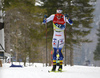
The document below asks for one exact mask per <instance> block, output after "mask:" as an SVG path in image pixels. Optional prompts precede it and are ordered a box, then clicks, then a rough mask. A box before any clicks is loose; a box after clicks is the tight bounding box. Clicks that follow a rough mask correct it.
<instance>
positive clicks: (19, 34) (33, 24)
mask: <svg viewBox="0 0 100 78" xmlns="http://www.w3.org/2000/svg"><path fill="white" fill-rule="evenodd" d="M4 11H6V16H5V18H4V21H5V28H6V29H7V27H8V26H9V30H8V31H9V32H10V33H9V35H10V37H11V38H10V42H11V44H10V46H11V48H12V49H13V50H14V52H15V53H16V55H14V56H17V57H16V60H17V61H19V59H22V61H24V65H25V62H26V57H29V59H30V60H31V62H34V61H36V59H37V58H36V57H38V55H39V54H40V51H39V46H40V45H42V42H41V43H39V42H40V40H41V39H42V35H43V34H44V29H43V26H42V25H41V22H42V19H43V18H42V13H43V12H44V10H42V9H41V8H39V7H38V6H35V0H9V1H8V0H4ZM5 31H6V30H5ZM5 33H6V32H5ZM6 39H7V38H6ZM41 41H42V40H41ZM42 46H43V45H42ZM15 53H14V54H15ZM37 61H38V60H37Z"/></svg>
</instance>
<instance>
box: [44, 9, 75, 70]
mask: <svg viewBox="0 0 100 78" xmlns="http://www.w3.org/2000/svg"><path fill="white" fill-rule="evenodd" d="M44 17H45V19H43V23H44V24H46V23H47V22H49V21H53V29H54V34H53V39H52V46H53V49H54V52H53V68H52V70H51V71H55V70H56V53H57V50H59V62H60V65H59V68H58V71H62V64H63V54H62V48H63V46H64V41H65V38H64V30H65V27H66V22H68V23H69V24H70V25H73V22H72V20H71V19H70V18H68V15H67V14H65V15H63V14H62V10H61V9H57V10H56V14H52V15H51V16H49V17H48V18H46V16H44Z"/></svg>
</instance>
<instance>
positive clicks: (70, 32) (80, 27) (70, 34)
mask: <svg viewBox="0 0 100 78" xmlns="http://www.w3.org/2000/svg"><path fill="white" fill-rule="evenodd" d="M41 1H43V2H44V5H43V8H46V10H47V14H48V16H49V15H51V14H53V13H56V10H57V8H59V7H60V8H62V9H63V13H67V14H68V16H69V18H71V19H72V20H73V22H74V25H73V26H70V25H68V24H67V26H66V30H67V31H66V34H67V35H66V45H65V46H66V47H67V49H69V50H70V64H71V65H73V48H74V47H75V46H73V45H79V46H80V43H82V42H91V41H90V40H88V39H85V36H87V35H88V34H89V33H90V31H91V28H92V26H91V23H92V22H93V14H92V12H93V11H94V8H93V5H91V4H89V2H91V1H94V2H95V1H96V0H85V1H84V0H41ZM51 25H52V24H51V23H49V24H48V35H49V36H52V35H51V33H50V32H51V31H53V30H52V28H51ZM49 38H51V37H49Z"/></svg>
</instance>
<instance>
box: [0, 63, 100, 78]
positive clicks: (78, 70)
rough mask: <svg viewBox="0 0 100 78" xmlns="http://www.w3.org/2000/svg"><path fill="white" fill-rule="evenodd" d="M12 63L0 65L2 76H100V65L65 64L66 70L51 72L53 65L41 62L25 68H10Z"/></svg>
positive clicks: (15, 77)
mask: <svg viewBox="0 0 100 78" xmlns="http://www.w3.org/2000/svg"><path fill="white" fill-rule="evenodd" d="M10 65H11V64H6V63H5V64H3V67H2V68H1V67H0V78H100V67H87V66H72V67H71V66H64V67H63V68H64V69H63V70H64V71H65V72H62V73H60V72H57V73H54V72H51V73H48V70H51V67H43V65H41V64H35V65H33V66H28V67H23V68H10V67H9V66H10Z"/></svg>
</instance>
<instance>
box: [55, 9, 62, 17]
mask: <svg viewBox="0 0 100 78" xmlns="http://www.w3.org/2000/svg"><path fill="white" fill-rule="evenodd" d="M56 13H57V17H58V18H61V15H62V9H60V8H59V9H57V10H56Z"/></svg>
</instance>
